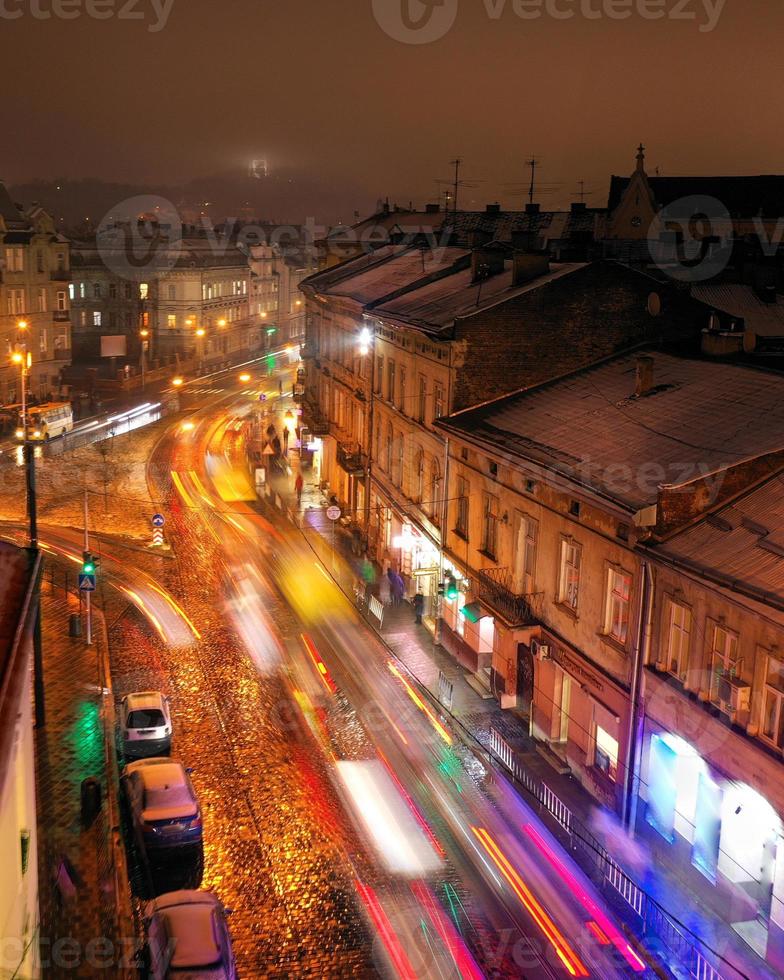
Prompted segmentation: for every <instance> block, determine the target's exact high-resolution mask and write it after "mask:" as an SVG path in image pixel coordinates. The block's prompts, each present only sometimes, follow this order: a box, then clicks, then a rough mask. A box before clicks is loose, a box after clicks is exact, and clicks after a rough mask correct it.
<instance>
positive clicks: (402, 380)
mask: <svg viewBox="0 0 784 980" xmlns="http://www.w3.org/2000/svg"><path fill="white" fill-rule="evenodd" d="M399 391H400V400H399V401H398V403H397V407H398V408H399V409H400V411H401V412H405V410H406V369H405V368H404V367H401V368H400V384H399Z"/></svg>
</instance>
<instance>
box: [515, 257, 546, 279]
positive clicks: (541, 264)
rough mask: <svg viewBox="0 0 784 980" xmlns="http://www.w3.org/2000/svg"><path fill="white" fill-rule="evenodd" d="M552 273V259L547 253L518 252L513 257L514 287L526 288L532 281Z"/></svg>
mask: <svg viewBox="0 0 784 980" xmlns="http://www.w3.org/2000/svg"><path fill="white" fill-rule="evenodd" d="M549 271H550V257H549V256H548V255H547V253H546V252H525V251H516V252H515V253H514V255H513V257H512V285H513V286H524V285H525V283H527V282H531V280H532V279H538V278H539V276H546V275H547V273H548V272H549Z"/></svg>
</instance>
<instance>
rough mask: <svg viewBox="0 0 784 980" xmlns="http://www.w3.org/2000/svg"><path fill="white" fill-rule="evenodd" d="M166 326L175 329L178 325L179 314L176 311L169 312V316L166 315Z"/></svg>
mask: <svg viewBox="0 0 784 980" xmlns="http://www.w3.org/2000/svg"><path fill="white" fill-rule="evenodd" d="M166 326H167V327H168V328H169V329H170V330H174V328H175V327H176V326H177V314H176V313H169V314H168V316H167V317H166Z"/></svg>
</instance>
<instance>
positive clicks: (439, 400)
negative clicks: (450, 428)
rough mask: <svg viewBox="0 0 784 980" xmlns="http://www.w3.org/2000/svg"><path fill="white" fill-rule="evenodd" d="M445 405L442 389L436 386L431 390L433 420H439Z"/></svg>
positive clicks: (440, 386) (441, 386)
mask: <svg viewBox="0 0 784 980" xmlns="http://www.w3.org/2000/svg"><path fill="white" fill-rule="evenodd" d="M445 409H446V405H445V403H444V387H443V385H439V384H437V385H436V386H435V387H434V388H433V418H434V419H440V418H441V416H442V415H444V413H445Z"/></svg>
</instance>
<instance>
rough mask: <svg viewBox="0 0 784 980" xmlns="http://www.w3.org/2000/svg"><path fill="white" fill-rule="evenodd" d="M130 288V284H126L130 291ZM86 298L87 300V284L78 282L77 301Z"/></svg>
mask: <svg viewBox="0 0 784 980" xmlns="http://www.w3.org/2000/svg"><path fill="white" fill-rule="evenodd" d="M130 288H131V286H130V283H129V284H128V289H130ZM86 298H87V283H86V282H80V283H79V299H86Z"/></svg>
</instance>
